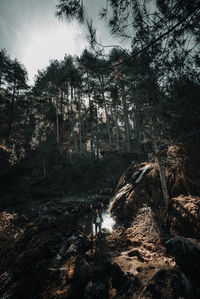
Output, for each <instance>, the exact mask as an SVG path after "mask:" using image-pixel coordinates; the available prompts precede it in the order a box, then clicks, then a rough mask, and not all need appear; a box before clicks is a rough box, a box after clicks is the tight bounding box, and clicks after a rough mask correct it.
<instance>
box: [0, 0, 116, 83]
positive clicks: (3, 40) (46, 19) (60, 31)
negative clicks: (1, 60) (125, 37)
mask: <svg viewBox="0 0 200 299" xmlns="http://www.w3.org/2000/svg"><path fill="white" fill-rule="evenodd" d="M105 3H106V0H101V1H100V0H85V5H86V8H87V11H88V15H89V16H90V17H92V18H93V20H94V24H95V26H98V36H103V42H104V43H105V44H109V43H113V40H112V39H111V38H110V35H109V34H108V30H106V28H105V26H104V25H102V23H101V22H100V21H99V17H98V12H99V9H100V7H101V6H102V5H104V4H105ZM56 4H58V0H0V49H1V48H6V49H7V51H8V54H10V56H11V58H15V57H16V58H18V59H19V60H20V61H21V62H22V63H23V64H24V65H25V66H26V68H27V70H28V73H29V78H30V83H33V78H34V75H35V74H36V73H37V70H38V69H42V68H44V67H46V66H47V65H48V63H49V60H50V59H63V57H64V55H65V54H71V55H79V54H81V52H82V51H83V49H84V48H86V47H87V46H88V42H87V40H86V35H87V34H88V33H87V32H86V30H85V28H84V27H83V26H81V25H79V24H78V23H76V22H74V23H66V22H64V21H63V22H62V21H59V20H58V19H57V18H56V17H55V10H56V9H55V6H56Z"/></svg>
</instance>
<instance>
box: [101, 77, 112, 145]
mask: <svg viewBox="0 0 200 299" xmlns="http://www.w3.org/2000/svg"><path fill="white" fill-rule="evenodd" d="M101 78H102V79H101V80H100V82H101V86H102V89H101V92H102V97H103V104H104V109H105V114H106V125H107V132H108V141H109V146H110V147H111V146H112V135H111V127H110V119H109V114H108V109H107V105H106V99H105V94H104V77H103V75H102V77H101Z"/></svg>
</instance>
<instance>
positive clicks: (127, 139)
mask: <svg viewBox="0 0 200 299" xmlns="http://www.w3.org/2000/svg"><path fill="white" fill-rule="evenodd" d="M122 104H123V109H124V123H125V133H126V146H127V151H128V152H130V150H131V145H130V125H129V119H128V108H127V103H126V96H125V89H124V87H123V91H122Z"/></svg>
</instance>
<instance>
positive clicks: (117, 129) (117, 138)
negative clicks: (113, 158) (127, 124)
mask: <svg viewBox="0 0 200 299" xmlns="http://www.w3.org/2000/svg"><path fill="white" fill-rule="evenodd" d="M114 115H115V129H116V150H117V151H118V150H119V126H118V119H117V108H116V105H115V106H114Z"/></svg>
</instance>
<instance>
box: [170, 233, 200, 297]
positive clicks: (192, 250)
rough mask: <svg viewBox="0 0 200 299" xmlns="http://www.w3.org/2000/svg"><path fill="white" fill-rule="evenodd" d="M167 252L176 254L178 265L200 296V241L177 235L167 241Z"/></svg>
mask: <svg viewBox="0 0 200 299" xmlns="http://www.w3.org/2000/svg"><path fill="white" fill-rule="evenodd" d="M166 249H167V253H169V254H171V255H174V257H175V261H176V263H177V265H179V267H180V269H181V270H182V271H183V273H184V274H185V275H186V276H187V277H188V278H189V279H190V281H191V282H192V284H193V289H194V292H195V295H196V296H197V294H198V297H194V298H199V297H200V287H199V286H200V267H199V265H200V243H199V242H197V241H196V240H194V239H189V238H184V237H181V236H176V237H174V238H172V239H170V240H168V241H167V242H166Z"/></svg>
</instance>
